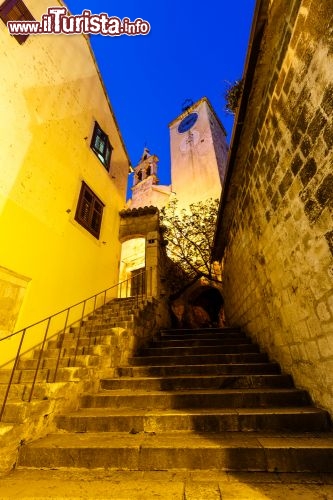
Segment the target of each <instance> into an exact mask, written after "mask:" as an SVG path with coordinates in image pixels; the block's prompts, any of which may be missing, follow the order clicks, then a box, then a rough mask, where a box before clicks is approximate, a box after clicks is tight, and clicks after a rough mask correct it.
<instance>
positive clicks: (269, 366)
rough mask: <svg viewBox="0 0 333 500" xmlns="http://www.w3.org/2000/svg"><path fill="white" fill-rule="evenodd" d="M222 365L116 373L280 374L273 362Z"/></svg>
mask: <svg viewBox="0 0 333 500" xmlns="http://www.w3.org/2000/svg"><path fill="white" fill-rule="evenodd" d="M238 361H239V362H238V363H235V362H234V363H232V364H228V363H221V364H218V365H216V364H196V365H191V364H188V365H183V364H178V365H162V364H161V365H150V366H145V365H142V366H121V367H119V368H117V370H116V372H117V374H118V376H119V377H147V376H152V377H170V376H174V377H176V376H182V375H195V376H198V377H199V376H203V375H241V374H247V375H249V374H269V373H280V366H279V364H278V363H271V362H255V363H253V362H248V363H244V362H242V359H241V358H239V359H238Z"/></svg>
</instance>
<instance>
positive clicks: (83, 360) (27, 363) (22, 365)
mask: <svg viewBox="0 0 333 500" xmlns="http://www.w3.org/2000/svg"><path fill="white" fill-rule="evenodd" d="M37 362H38V360H37V359H21V360H20V361H19V363H18V369H19V370H25V369H28V370H33V369H36V368H37ZM105 363H107V360H106V359H105V358H104V357H103V356H93V355H88V354H87V355H83V356H82V355H78V356H77V357H76V360H75V361H74V357H73V358H68V357H65V358H61V359H60V361H59V366H60V367H69V366H75V367H81V366H99V365H103V366H104V365H105ZM56 365H57V359H56V358H45V359H42V361H41V363H40V368H41V369H43V368H55V367H56Z"/></svg>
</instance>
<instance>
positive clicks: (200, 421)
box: [56, 406, 329, 433]
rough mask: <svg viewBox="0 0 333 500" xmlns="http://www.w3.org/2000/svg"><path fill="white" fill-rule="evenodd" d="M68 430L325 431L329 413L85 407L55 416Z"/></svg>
mask: <svg viewBox="0 0 333 500" xmlns="http://www.w3.org/2000/svg"><path fill="white" fill-rule="evenodd" d="M56 422H57V426H58V428H59V429H62V430H66V431H68V432H131V433H138V432H159V433H160V432H168V431H196V432H225V431H228V432H236V431H237V432H259V431H269V432H271V431H274V432H297V431H298V432H309V431H311V432H324V431H328V430H329V417H328V414H327V413H326V412H325V411H322V410H319V409H318V408H314V407H311V406H309V407H305V408H304V407H301V408H292V407H291V408H289V407H288V408H273V407H272V408H269V409H262V408H251V409H233V408H225V409H219V410H207V409H204V410H202V409H196V410H193V409H192V410H191V409H189V410H186V412H184V411H183V410H165V411H158V410H151V411H148V410H135V411H133V410H132V411H130V410H125V409H110V408H84V409H80V410H79V411H77V412H74V413H70V414H66V415H59V416H58V417H56Z"/></svg>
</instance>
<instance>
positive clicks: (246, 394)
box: [19, 328, 333, 472]
mask: <svg viewBox="0 0 333 500" xmlns="http://www.w3.org/2000/svg"><path fill="white" fill-rule="evenodd" d="M206 339H207V343H206ZM258 351H259V349H258V347H257V346H256V345H255V344H252V343H251V342H250V341H249V339H247V338H246V336H244V334H242V333H241V332H240V331H239V330H237V329H231V328H228V329H217V328H215V329H205V330H196V331H192V330H179V331H174V330H165V331H163V332H161V334H160V335H159V336H158V338H157V339H155V340H154V341H153V342H152V343H151V344H150V346H148V347H146V348H145V349H143V350H142V351H141V353H140V355H138V356H134V357H132V358H130V359H129V361H128V365H127V366H121V367H118V368H117V369H116V370H115V372H116V375H117V376H116V377H106V376H105V375H104V378H102V377H101V380H100V389H99V392H97V393H96V392H87V393H85V394H83V395H82V396H81V399H80V408H79V409H78V411H76V412H71V413H68V414H62V415H59V416H57V418H56V421H57V425H58V429H59V431H60V432H59V433H58V434H51V435H49V436H47V437H45V438H43V439H41V440H39V441H36V442H34V443H31V444H29V445H27V446H23V447H22V449H21V453H20V458H19V467H21V468H35V467H43V468H66V467H75V468H93V469H98V468H100V467H102V468H106V469H107V468H110V469H117V470H142V471H144V470H145V471H149V470H168V469H182V470H184V469H191V470H204V469H205V470H207V469H217V470H225V471H233V470H237V471H249V470H256V471H280V472H287V471H288V472H300V471H302V472H308V471H311V472H316V471H320V472H333V434H332V433H330V432H329V431H330V429H331V427H330V425H331V423H330V419H329V416H328V414H327V412H325V411H323V410H321V409H319V408H315V407H314V406H313V405H312V403H311V400H310V398H309V395H308V393H307V392H306V391H303V390H301V389H296V388H295V387H294V386H293V381H292V378H291V377H290V376H289V375H286V374H281V370H280V367H279V365H278V364H277V363H274V362H270V361H269V360H268V358H267V355H266V354H265V353H261V352H258ZM89 357H92V358H93V357H94V356H89ZM48 361H52V358H49V359H48Z"/></svg>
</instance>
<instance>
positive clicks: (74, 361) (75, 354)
mask: <svg viewBox="0 0 333 500" xmlns="http://www.w3.org/2000/svg"><path fill="white" fill-rule="evenodd" d="M86 302H87V301H86V300H85V301H84V302H83V309H82V315H81V320H80V326H79V333H78V336H77V342H76V346H75V352H74V359H73V365H72V366H75V363H76V357H77V351H78V349H79V342H80V338H81V330H82V323H83V318H84V311H85V308H86ZM70 364H71V363H70Z"/></svg>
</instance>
